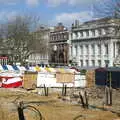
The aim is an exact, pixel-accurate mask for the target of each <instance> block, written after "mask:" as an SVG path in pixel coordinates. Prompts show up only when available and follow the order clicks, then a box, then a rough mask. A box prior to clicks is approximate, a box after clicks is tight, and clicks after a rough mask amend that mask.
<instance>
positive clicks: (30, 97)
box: [0, 88, 120, 120]
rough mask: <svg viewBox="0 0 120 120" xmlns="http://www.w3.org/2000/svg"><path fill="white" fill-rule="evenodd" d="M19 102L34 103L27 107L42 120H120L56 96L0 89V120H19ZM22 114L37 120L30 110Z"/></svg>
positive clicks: (27, 119) (27, 118)
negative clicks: (32, 107)
mask: <svg viewBox="0 0 120 120" xmlns="http://www.w3.org/2000/svg"><path fill="white" fill-rule="evenodd" d="M19 101H24V102H30V101H34V102H35V101H36V103H30V104H29V105H32V106H34V107H35V108H37V109H38V110H39V111H40V112H41V114H42V116H43V120H120V118H119V116H118V115H117V114H115V113H112V112H110V111H102V110H98V109H96V110H95V109H83V108H82V107H81V106H80V104H73V103H72V102H70V101H69V100H61V99H60V98H59V97H58V95H57V94H50V95H49V96H40V95H38V94H35V93H30V92H28V91H26V90H23V89H20V88H19V89H18V88H15V89H3V88H1V89H0V102H1V104H0V120H19V117H18V112H17V106H18V104H17V103H18V102H19ZM90 101H91V103H94V101H93V100H91V99H90ZM99 101H100V100H99ZM118 101H119V100H118ZM37 102H38V103H37ZM95 104H96V102H95ZM117 106H119V105H117ZM118 109H119V108H117V110H118ZM24 114H25V116H26V120H39V117H38V114H37V113H35V112H33V111H31V110H27V109H26V110H24Z"/></svg>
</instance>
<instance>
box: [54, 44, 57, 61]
mask: <svg viewBox="0 0 120 120" xmlns="http://www.w3.org/2000/svg"><path fill="white" fill-rule="evenodd" d="M53 51H54V55H55V56H54V62H55V63H56V62H57V52H56V51H57V45H54V46H53Z"/></svg>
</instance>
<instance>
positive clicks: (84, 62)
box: [83, 44, 86, 66]
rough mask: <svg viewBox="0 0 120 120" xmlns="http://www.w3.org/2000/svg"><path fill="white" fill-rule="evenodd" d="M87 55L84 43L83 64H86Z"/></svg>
mask: <svg viewBox="0 0 120 120" xmlns="http://www.w3.org/2000/svg"><path fill="white" fill-rule="evenodd" d="M85 55H86V49H85V44H84V45H83V66H86V61H85Z"/></svg>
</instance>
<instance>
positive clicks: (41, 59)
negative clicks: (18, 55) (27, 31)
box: [26, 27, 51, 66]
mask: <svg viewBox="0 0 120 120" xmlns="http://www.w3.org/2000/svg"><path fill="white" fill-rule="evenodd" d="M50 30H51V29H50V28H48V27H40V28H39V29H38V30H37V31H35V33H34V34H36V37H39V36H40V39H42V42H43V41H44V43H43V45H44V46H45V48H44V49H45V51H43V50H40V49H39V50H38V51H37V50H36V51H34V50H33V53H32V54H31V55H30V56H29V58H28V59H27V60H26V62H27V63H28V64H29V65H38V64H39V65H42V66H45V65H49V63H48V59H49V58H48V43H49V33H50ZM39 33H40V34H39ZM41 34H42V35H41ZM39 44H42V43H38V44H37V47H38V46H40V47H41V46H42V45H39ZM38 48H39V47H38ZM40 51H42V52H40Z"/></svg>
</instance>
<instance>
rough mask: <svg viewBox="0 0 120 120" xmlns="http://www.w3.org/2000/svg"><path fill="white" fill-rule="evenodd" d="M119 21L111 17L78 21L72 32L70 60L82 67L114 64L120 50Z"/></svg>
mask: <svg viewBox="0 0 120 120" xmlns="http://www.w3.org/2000/svg"><path fill="white" fill-rule="evenodd" d="M119 22H120V20H119V19H111V18H102V19H97V20H92V21H88V22H84V23H82V24H80V23H79V22H78V21H76V22H75V23H74V24H73V25H72V28H71V33H70V47H69V56H70V60H71V61H73V62H76V64H77V65H78V66H80V67H105V66H113V65H114V62H115V59H116V57H117V56H118V54H119V52H120V51H119V48H120V44H119V40H120V37H119V34H117V33H118V32H117V29H118V28H119V27H120V26H119V25H120V23H119Z"/></svg>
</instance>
